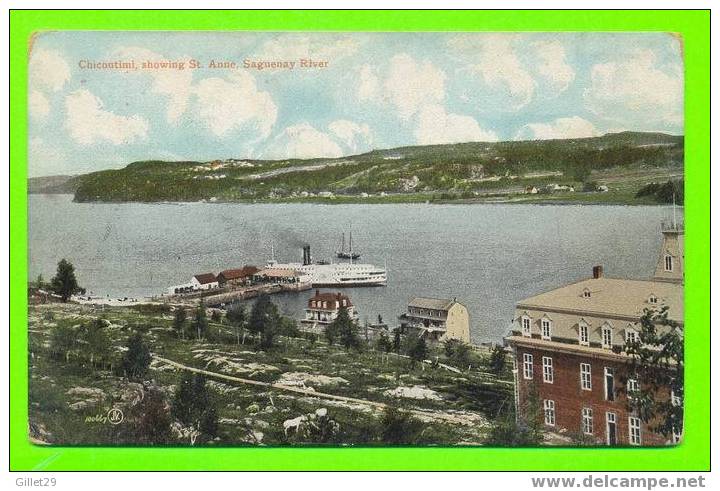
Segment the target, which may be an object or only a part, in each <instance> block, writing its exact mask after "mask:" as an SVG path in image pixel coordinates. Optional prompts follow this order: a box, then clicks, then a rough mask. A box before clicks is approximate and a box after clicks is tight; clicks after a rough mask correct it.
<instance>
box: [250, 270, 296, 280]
mask: <svg viewBox="0 0 720 491" xmlns="http://www.w3.org/2000/svg"><path fill="white" fill-rule="evenodd" d="M255 276H268V277H270V278H291V277H294V276H300V275H299V274H298V272H297V271H295V270H294V269H279V268H265V269H261V270H260V271H258V272H257V273H255Z"/></svg>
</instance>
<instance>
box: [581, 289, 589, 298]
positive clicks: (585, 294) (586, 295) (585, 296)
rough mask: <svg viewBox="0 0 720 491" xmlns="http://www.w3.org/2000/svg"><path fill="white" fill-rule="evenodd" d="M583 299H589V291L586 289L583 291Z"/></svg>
mask: <svg viewBox="0 0 720 491" xmlns="http://www.w3.org/2000/svg"><path fill="white" fill-rule="evenodd" d="M583 297H584V298H590V290H588V289H587V288H585V289H584V290H583Z"/></svg>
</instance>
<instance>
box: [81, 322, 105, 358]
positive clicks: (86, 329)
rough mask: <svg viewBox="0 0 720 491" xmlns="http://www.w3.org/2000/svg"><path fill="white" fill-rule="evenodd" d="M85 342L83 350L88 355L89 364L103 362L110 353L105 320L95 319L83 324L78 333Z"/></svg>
mask: <svg viewBox="0 0 720 491" xmlns="http://www.w3.org/2000/svg"><path fill="white" fill-rule="evenodd" d="M79 335H80V338H81V340H82V341H83V343H84V344H85V351H86V353H87V355H89V356H90V365H91V366H93V367H94V366H95V363H96V362H103V361H104V360H105V359H106V358H107V357H108V355H109V354H110V345H111V343H110V338H108V336H107V333H106V332H105V321H104V320H103V319H95V320H93V321H91V322H89V323H87V324H83V326H82V328H81V332H80V333H79Z"/></svg>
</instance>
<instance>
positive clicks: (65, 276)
mask: <svg viewBox="0 0 720 491" xmlns="http://www.w3.org/2000/svg"><path fill="white" fill-rule="evenodd" d="M50 287H51V289H52V291H53V292H54V293H55V294H57V295H60V298H62V301H63V302H67V301H68V300H70V297H71V296H73V295H75V294H76V293H84V292H85V289H84V288H80V285H78V282H77V279H76V278H75V268H74V267H73V265H72V264H71V263H69V262H68V261H67V260H65V259H62V260H61V261H60V262H59V263H58V266H57V273H56V274H55V276H54V277H53V279H52V280H51V281H50Z"/></svg>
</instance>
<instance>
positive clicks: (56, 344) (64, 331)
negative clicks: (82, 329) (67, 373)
mask: <svg viewBox="0 0 720 491" xmlns="http://www.w3.org/2000/svg"><path fill="white" fill-rule="evenodd" d="M76 350H77V333H76V331H75V329H73V328H72V327H70V326H68V325H65V324H58V325H57V326H55V327H53V328H52V330H51V331H50V352H51V354H52V355H53V356H55V357H60V356H62V357H64V358H65V362H69V361H70V356H71V355H72V354H75V353H76Z"/></svg>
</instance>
